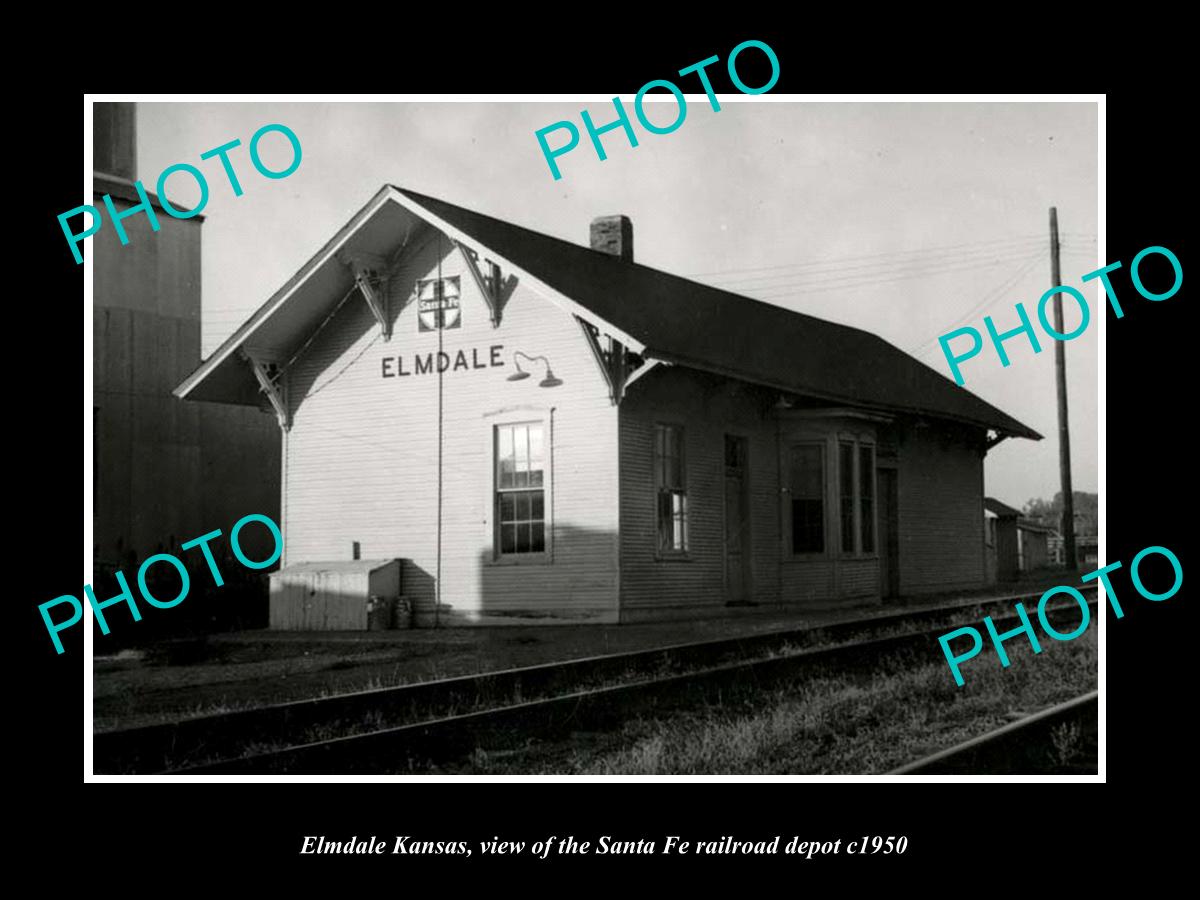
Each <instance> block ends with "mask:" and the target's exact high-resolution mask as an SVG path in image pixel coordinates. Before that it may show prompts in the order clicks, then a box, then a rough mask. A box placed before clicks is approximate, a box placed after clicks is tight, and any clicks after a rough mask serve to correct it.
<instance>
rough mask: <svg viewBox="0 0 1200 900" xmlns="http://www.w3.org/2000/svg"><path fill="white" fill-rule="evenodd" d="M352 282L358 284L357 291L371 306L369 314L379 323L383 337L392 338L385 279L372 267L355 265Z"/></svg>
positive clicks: (386, 339)
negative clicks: (366, 267)
mask: <svg viewBox="0 0 1200 900" xmlns="http://www.w3.org/2000/svg"><path fill="white" fill-rule="evenodd" d="M354 283H355V284H357V285H358V291H359V293H360V294H362V295H363V299H364V300H366V301H367V306H369V307H370V308H371V315H373V316H374V317H375V321H376V322H378V323H379V332H380V334H382V335H383V339H384V340H385V341H390V340H391V339H392V320H391V316H389V315H388V309H387V303H388V298H387V294H388V292H387V288H386V287H385V285H386V280H385V279H383V278H381V277H380V276H379V275H378V274H376V272H375V271H374V270H373V269H364V268H358V267H355V270H354Z"/></svg>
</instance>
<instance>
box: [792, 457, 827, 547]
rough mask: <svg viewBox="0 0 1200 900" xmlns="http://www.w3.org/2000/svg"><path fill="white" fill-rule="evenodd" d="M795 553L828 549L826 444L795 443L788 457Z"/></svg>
mask: <svg viewBox="0 0 1200 900" xmlns="http://www.w3.org/2000/svg"><path fill="white" fill-rule="evenodd" d="M789 463H790V465H789V476H790V480H789V489H790V491H791V498H792V509H791V514H792V553H793V554H802V553H824V552H825V446H824V444H818V443H810V444H796V445H795V446H793V447H792V449H791V459H790V460H789Z"/></svg>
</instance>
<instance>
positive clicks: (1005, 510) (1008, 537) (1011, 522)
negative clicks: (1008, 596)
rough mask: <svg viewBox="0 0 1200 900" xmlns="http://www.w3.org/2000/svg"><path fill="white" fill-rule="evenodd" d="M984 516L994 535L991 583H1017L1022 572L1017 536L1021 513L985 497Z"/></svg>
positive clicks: (990, 555) (989, 557) (989, 556)
mask: <svg viewBox="0 0 1200 900" xmlns="http://www.w3.org/2000/svg"><path fill="white" fill-rule="evenodd" d="M983 514H984V516H985V518H986V519H987V520H988V524H987V533H988V535H989V536H992V535H994V538H993V546H994V548H995V556H994V557H993V556H992V554H991V553H989V554H988V562H989V564H991V565H993V566H994V569H993V571H994V572H995V577H994V578H989V581H1016V579H1017V575H1018V574H1019V573H1020V571H1021V550H1020V543H1019V540H1020V539H1019V538H1018V536H1017V520H1018V519H1019V518H1020V517H1021V512H1020V510H1017V509H1013V508H1012V507H1011V506H1009V505H1008V504H1007V503H1001V502H1000V501H999V500H997V499H996V498H995V497H984V498H983ZM993 559H994V562H993ZM990 574H991V573H989V575H990Z"/></svg>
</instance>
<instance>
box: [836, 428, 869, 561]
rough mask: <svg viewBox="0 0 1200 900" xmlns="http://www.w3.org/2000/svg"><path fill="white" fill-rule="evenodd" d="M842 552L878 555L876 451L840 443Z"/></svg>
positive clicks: (854, 443)
mask: <svg viewBox="0 0 1200 900" xmlns="http://www.w3.org/2000/svg"><path fill="white" fill-rule="evenodd" d="M838 498H839V500H840V501H841V502H840V507H839V512H840V514H841V536H842V540H841V549H842V553H843V554H846V555H851V554H868V553H874V552H875V447H874V446H873V445H872V444H866V443H862V442H860V441H857V440H849V439H845V438H843V439H842V440H839V441H838Z"/></svg>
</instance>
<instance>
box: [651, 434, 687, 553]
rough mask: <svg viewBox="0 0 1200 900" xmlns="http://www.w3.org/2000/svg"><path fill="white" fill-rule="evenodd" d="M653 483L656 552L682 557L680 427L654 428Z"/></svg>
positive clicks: (684, 515)
mask: <svg viewBox="0 0 1200 900" xmlns="http://www.w3.org/2000/svg"><path fill="white" fill-rule="evenodd" d="M654 482H655V487H656V488H657V490H656V494H657V498H658V552H659V553H668V554H670V553H686V552H687V548H688V521H687V520H688V509H687V482H686V473H685V471H684V454H683V427H682V426H680V425H655V426H654Z"/></svg>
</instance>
